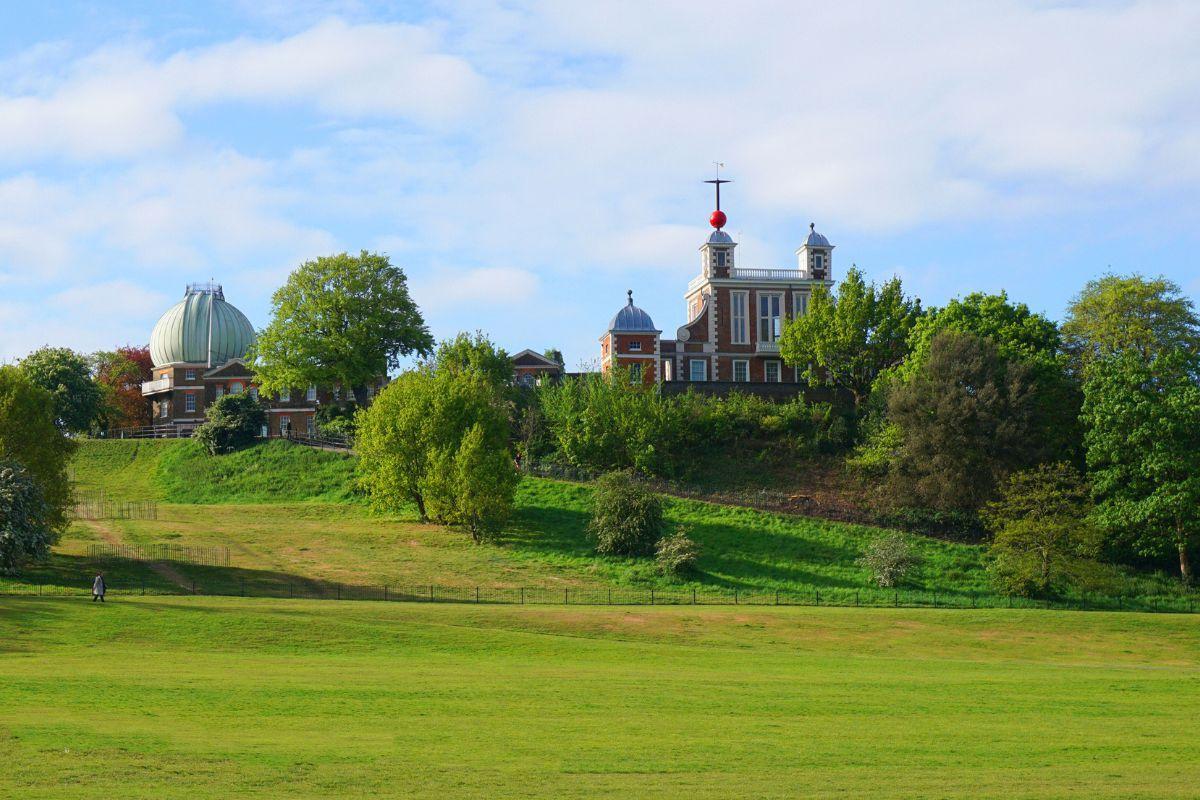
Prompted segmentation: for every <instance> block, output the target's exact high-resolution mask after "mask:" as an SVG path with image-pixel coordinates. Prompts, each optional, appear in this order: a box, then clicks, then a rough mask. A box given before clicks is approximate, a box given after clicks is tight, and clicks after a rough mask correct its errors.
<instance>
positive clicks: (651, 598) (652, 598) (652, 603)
mask: <svg viewBox="0 0 1200 800" xmlns="http://www.w3.org/2000/svg"><path fill="white" fill-rule="evenodd" d="M650 605H654V589H653V588H651V589H650Z"/></svg>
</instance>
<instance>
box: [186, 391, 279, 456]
mask: <svg viewBox="0 0 1200 800" xmlns="http://www.w3.org/2000/svg"><path fill="white" fill-rule="evenodd" d="M266 424H267V412H266V411H264V410H263V406H262V403H260V402H259V401H258V400H256V399H255V398H254V397H252V396H251V395H249V394H227V395H225V396H224V397H220V398H218V399H217V402H215V403H213V404H212V405H211V406H209V408H208V421H207V422H205V423H204V424H203V425H201V426H200V427H199V428H197V429H196V434H195V435H196V438H197V439H198V440H199V441H200V443H201V444H202V445H204V447H205V449H207V450H208V452H209V453H210V454H212V455H214V456H215V455H219V454H221V453H232V452H233V451H234V450H240V449H241V448H243V447H249V446H250V445H252V444H254V441H255V440H256V439H257V438H258V437H259V435H260V434H261V432H262V429H263V426H264V425H266Z"/></svg>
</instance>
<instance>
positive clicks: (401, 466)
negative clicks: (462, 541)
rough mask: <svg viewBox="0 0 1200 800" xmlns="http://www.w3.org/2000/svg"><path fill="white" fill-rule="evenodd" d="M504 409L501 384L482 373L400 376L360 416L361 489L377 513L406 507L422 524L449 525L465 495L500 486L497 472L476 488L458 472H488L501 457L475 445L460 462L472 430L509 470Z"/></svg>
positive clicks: (432, 369) (433, 369)
mask: <svg viewBox="0 0 1200 800" xmlns="http://www.w3.org/2000/svg"><path fill="white" fill-rule="evenodd" d="M509 412H510V408H509V404H508V403H507V400H506V398H505V396H504V392H503V390H502V387H500V386H497V385H496V384H495V383H494V382H493V380H492V378H491V377H490V376H488V375H487V374H485V373H484V372H483V371H482V370H480V369H476V368H467V369H457V368H439V367H437V365H436V364H433V363H430V364H423V365H420V366H419V367H417V368H416V369H412V370H409V371H407V372H403V373H401V374H400V375H399V376H398V377H397V378H396V380H394V381H392V382H391V383H390V384H388V386H387V387H386V388H385V389H384V390H383V391H382V392H380V393H379V395H378V396H377V397H376V399H375V402H374V403H372V404H371V406H370V407H369V408H367V409H365V410H363V411H362V412H360V413H359V415H358V418H357V422H358V430H357V436H356V440H355V449H356V450H357V452H358V474H359V482H360V485H362V487H363V488H364V489H365V490H366V491H367V493H368V494H369V495H370V497H371V500H372V502H373V503H374V505H375V506H376V507H377V508H380V509H384V510H388V511H395V510H396V509H397V508H398V507H400V506H401V505H403V504H404V503H407V502H411V503H413V504H414V505H416V507H417V511H418V513H419V514H420V515H421V519H422V520H427V519H433V520H434V521H437V522H446V523H451V524H453V523H455V522H456V521H457V520H460V519H462V518H461V517H460V516H459V514H460V512H462V511H463V507H462V502H461V501H462V500H463V498H468V499H471V498H470V497H469V496H470V495H471V493H472V492H482V491H483V490H482V489H481V488H479V487H480V486H484V485H491V486H492V487H493V488H494V487H495V486H497V485H499V484H498V483H497V482H496V479H495V475H493V476H492V477H487V476H485V475H478V476H476V477H477V478H478V480H479V485H478V486H473V485H472V484H471V483H470V480H468V478H470V476H467V478H464V477H463V470H469V469H473V468H475V467H476V466H478V467H479V468H480V469H481V470H485V469H486V470H491V469H493V468H494V467H495V465H496V463H498V460H499V456H496V457H495V459H493V460H488V459H484V458H482V457H481V456H480V455H479V454H478V452H473V451H471V448H477V445H476V444H475V443H472V444H471V448H468V452H467V453H466V454H462V457H461V459H460V451H461V450H462V449H463V446H464V441H465V440H466V438H467V435H468V434H469V433H472V431H473V430H474V429H475V428H476V427H478V428H479V431H480V432H479V433H478V434H472V435H473V436H481V437H482V441H483V444H482V445H480V446H481V447H482V448H483V449H484V450H485V451H486V452H488V453H496V454H503V456H504V458H505V459H506V460H507V461H508V465H509V467H510V468H512V455H511V453H510V452H509V449H508V438H509ZM514 486H515V484H514ZM471 502H477V497H476V498H475V499H471ZM472 513H475V512H472ZM464 524H465V523H464ZM482 524H483V525H486V519H485V520H483V523H482ZM479 530H480V531H483V530H484V528H480V529H479Z"/></svg>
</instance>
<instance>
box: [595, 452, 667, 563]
mask: <svg viewBox="0 0 1200 800" xmlns="http://www.w3.org/2000/svg"><path fill="white" fill-rule="evenodd" d="M662 533H663V511H662V500H660V499H659V497H658V495H656V494H654V492H651V491H650V490H649V489H647V488H646V487H645V486H643V485H642V484H641V483H640V482H639V481H638V480H637V478H636V477H635V476H634V474H633V473H632V472H630V471H622V472H610V473H608V474H606V475H603V476H601V477H600V479H599V480H597V481H596V486H595V489H594V490H593V509H592V519H591V522H589V523H588V534H589V535H590V536H591V537H592V539H593V540H595V542H596V552H598V553H604V554H606V555H616V556H648V555H653V554H654V548H655V545H656V544H658V540H659V539H661V538H662Z"/></svg>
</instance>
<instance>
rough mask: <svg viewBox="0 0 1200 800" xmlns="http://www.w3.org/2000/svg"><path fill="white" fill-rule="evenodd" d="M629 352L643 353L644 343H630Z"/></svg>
mask: <svg viewBox="0 0 1200 800" xmlns="http://www.w3.org/2000/svg"><path fill="white" fill-rule="evenodd" d="M629 352H631V353H640V352H642V343H641V342H630V343H629Z"/></svg>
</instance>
